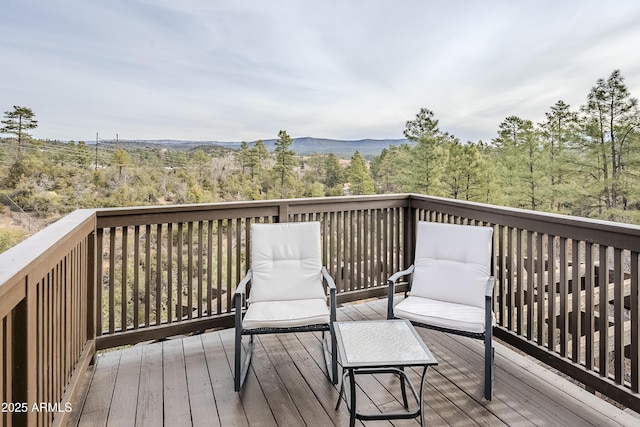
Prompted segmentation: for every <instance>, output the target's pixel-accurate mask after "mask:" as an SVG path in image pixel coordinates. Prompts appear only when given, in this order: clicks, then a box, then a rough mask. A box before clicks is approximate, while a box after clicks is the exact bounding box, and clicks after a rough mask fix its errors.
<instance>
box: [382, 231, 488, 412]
mask: <svg viewBox="0 0 640 427" xmlns="http://www.w3.org/2000/svg"><path fill="white" fill-rule="evenodd" d="M492 236H493V228H491V227H481V226H471V225H456V224H441V223H434V222H423V221H420V222H418V228H417V232H416V252H415V259H414V263H413V265H411V266H410V267H409V268H408V269H406V270H404V271H400V272H397V273H396V274H394V275H393V276H391V277H390V278H389V301H388V309H387V318H389V319H393V318H399V319H407V320H409V321H411V323H412V324H414V325H416V326H422V327H426V328H430V329H436V330H440V331H444V332H449V333H454V334H458V335H464V336H468V337H472V338H477V339H483V340H484V345H485V356H484V358H485V360H484V397H485V399H487V400H491V398H492V396H493V370H494V350H493V344H492V338H493V325H494V323H495V317H494V314H493V309H492V301H493V288H494V284H495V279H494V277H493V276H492V268H491V266H492V262H491V259H492V247H493V244H492ZM405 276H408V283H409V287H410V288H409V289H410V291H409V293H408V295H407V296H406V298H404V299H403V300H402V301H400V302H399V303H397V304H395V303H394V300H393V298H394V295H395V284H396V282H397V281H398V280H399V279H400V278H402V277H405Z"/></svg>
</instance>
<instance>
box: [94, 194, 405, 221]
mask: <svg viewBox="0 0 640 427" xmlns="http://www.w3.org/2000/svg"><path fill="white" fill-rule="evenodd" d="M409 203H410V200H409V196H408V195H407V194H391V195H386V194H385V195H373V196H350V197H344V196H337V197H316V198H302V199H274V200H257V201H249V202H219V203H201V204H187V205H166V206H141V207H130V208H105V209H98V210H96V216H97V227H98V228H105V227H118V226H125V225H129V226H131V225H145V224H156V223H160V222H186V221H196V220H207V219H234V218H246V217H250V216H254V217H260V216H279V215H280V214H281V213H282V212H286V213H288V214H300V213H320V212H333V211H341V210H352V209H376V208H391V207H400V206H408V205H409ZM285 206H286V208H287V209H286V210H285V209H283V207H285Z"/></svg>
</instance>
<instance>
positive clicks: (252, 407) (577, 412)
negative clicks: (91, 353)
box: [72, 300, 640, 427]
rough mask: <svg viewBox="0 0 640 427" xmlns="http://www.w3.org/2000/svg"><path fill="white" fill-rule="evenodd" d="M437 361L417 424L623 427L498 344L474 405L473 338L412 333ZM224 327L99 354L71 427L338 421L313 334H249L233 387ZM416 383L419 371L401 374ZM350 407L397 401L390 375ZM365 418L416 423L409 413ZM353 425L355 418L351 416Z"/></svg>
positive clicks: (343, 415)
mask: <svg viewBox="0 0 640 427" xmlns="http://www.w3.org/2000/svg"><path fill="white" fill-rule="evenodd" d="M385 313H386V300H375V301H370V302H367V303H361V304H353V305H345V306H343V307H341V308H340V309H339V313H338V320H350V319H351V320H366V319H380V318H384V316H385ZM419 333H420V334H421V336H422V337H423V338H424V340H425V342H426V343H427V345H428V346H429V348H430V349H431V351H432V352H433V354H434V355H435V356H436V358H438V361H439V365H438V366H437V367H436V368H435V369H429V371H428V372H427V377H426V384H425V410H426V421H427V425H438V426H440V425H462V426H469V425H472V426H473V425H484V426H498V425H508V426H513V425H545V426H547V425H558V426H574V425H580V426H589V425H594V426H618V425H619V426H629V425H638V424H640V419H639V418H638V415H637V414H635V413H633V414H632V413H628V412H625V411H622V410H620V409H618V408H616V407H614V406H612V405H610V404H608V403H606V402H604V401H603V400H601V399H599V398H597V397H595V396H594V395H592V394H590V393H588V392H586V391H584V390H583V389H581V388H579V387H577V386H576V385H574V384H572V383H570V382H568V381H566V380H564V379H562V378H561V377H559V376H557V375H555V374H554V373H552V372H550V371H548V370H546V369H544V368H543V367H541V366H539V365H537V364H536V363H535V362H533V361H531V360H530V359H528V358H525V357H523V356H521V355H519V354H517V353H515V352H513V351H511V350H510V349H508V348H506V347H504V346H502V345H500V344H498V343H496V377H495V391H494V398H493V400H492V401H491V402H487V401H485V400H483V398H482V394H483V390H482V375H483V371H482V366H483V365H482V363H483V359H482V358H483V347H482V343H481V342H480V341H476V340H472V339H469V338H463V337H457V336H450V335H447V334H443V333H439V332H435V331H429V330H423V329H419ZM233 339H234V331H233V330H232V329H228V330H223V331H218V332H208V333H205V334H202V335H195V336H190V337H185V338H181V339H180V338H176V339H171V340H167V341H164V342H160V343H153V344H147V345H138V346H134V347H131V348H128V349H125V350H117V351H111V352H107V353H103V354H100V355H99V356H98V358H97V363H96V364H95V366H94V369H93V370H92V371H90V375H89V376H87V378H86V380H85V384H86V387H85V390H86V393H85V394H84V399H83V401H82V402H78V403H77V404H76V405H75V407H74V413H73V416H72V425H76V424H77V425H79V426H105V425H108V426H118V427H121V426H161V425H166V426H187V425H194V426H200V425H202V426H204V425H206V426H215V425H220V426H231V425H233V426H236V425H237V426H304V425H307V426H330V425H337V426H342V425H348V424H349V415H348V412H347V408H346V405H345V404H344V403H343V404H342V405H341V406H340V409H339V410H337V411H336V410H335V409H334V408H335V405H336V401H337V399H338V390H339V385H338V386H333V385H332V384H331V383H330V382H329V381H328V380H327V378H326V376H325V374H324V369H323V363H324V359H323V356H322V350H321V344H320V339H319V335H316V334H313V333H306V334H281V335H268V336H260V337H257V339H256V349H255V352H254V357H253V362H252V369H251V370H250V372H249V375H248V377H247V381H246V383H245V385H244V388H243V390H242V392H241V393H235V392H234V391H233V372H232V365H233ZM409 374H410V376H411V377H412V380H413V381H414V384H415V383H416V382H417V381H418V380H417V378H418V377H417V373H416V372H413V371H410V372H409ZM358 386H359V387H360V388H359V390H358V408H359V409H363V410H365V409H366V410H368V411H379V410H380V409H382V410H385V411H386V410H389V409H391V410H394V409H398V408H400V406H401V405H400V403H399V401H398V399H401V398H400V392H399V386H398V381H397V379H396V378H393V377H391V376H389V375H386V376H385V375H379V376H376V377H369V376H360V377H358ZM367 424H370V425H418V423H417V421H415V420H403V421H393V422H392V423H389V422H382V421H377V422H371V423H367ZM359 425H362V424H361V423H359Z"/></svg>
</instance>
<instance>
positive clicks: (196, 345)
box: [182, 335, 220, 427]
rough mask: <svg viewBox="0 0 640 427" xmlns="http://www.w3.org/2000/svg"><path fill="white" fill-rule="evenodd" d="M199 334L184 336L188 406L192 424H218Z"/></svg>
mask: <svg viewBox="0 0 640 427" xmlns="http://www.w3.org/2000/svg"><path fill="white" fill-rule="evenodd" d="M200 337H201V336H200V335H195V336H192V337H188V338H184V339H183V340H182V343H183V349H184V361H185V365H186V373H187V386H188V388H189V406H190V408H191V420H192V424H193V425H194V426H196V427H197V426H203V427H204V426H219V425H220V420H219V419H218V411H217V410H216V407H215V405H211V402H215V399H214V397H213V387H212V386H211V379H210V376H209V370H208V366H207V360H206V357H205V352H204V348H203V345H202V340H201V339H200Z"/></svg>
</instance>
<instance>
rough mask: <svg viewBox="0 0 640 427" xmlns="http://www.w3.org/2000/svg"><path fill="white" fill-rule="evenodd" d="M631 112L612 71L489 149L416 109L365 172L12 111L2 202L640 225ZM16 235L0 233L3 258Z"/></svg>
mask: <svg viewBox="0 0 640 427" xmlns="http://www.w3.org/2000/svg"><path fill="white" fill-rule="evenodd" d="M637 107H638V105H637V100H636V99H635V98H633V97H632V96H631V94H630V93H629V92H628V89H627V87H626V85H625V84H624V78H623V77H622V75H621V73H620V72H619V71H617V70H616V71H614V72H613V73H612V74H611V75H610V76H609V77H608V78H606V79H604V78H603V79H600V80H598V81H597V82H596V84H595V86H594V87H593V88H591V90H590V91H589V92H588V94H587V96H586V102H585V104H584V105H581V106H577V107H574V106H570V105H567V104H566V103H565V102H563V101H562V100H559V101H558V102H556V103H555V104H554V105H552V106H550V107H549V111H548V112H546V119H545V120H544V121H543V122H541V123H533V122H532V121H531V120H528V119H527V118H521V117H516V116H510V117H506V118H505V119H504V121H503V122H502V123H500V124H499V126H498V128H497V131H496V137H495V138H494V139H493V140H491V141H477V142H472V141H464V142H463V141H460V140H458V138H456V137H455V135H452V134H449V133H448V132H446V131H443V130H441V129H439V127H438V120H437V119H436V117H435V115H434V113H433V112H432V111H430V110H428V109H426V108H423V109H421V110H420V111H419V112H418V114H417V115H416V117H415V118H414V119H413V120H409V121H407V123H406V127H405V129H404V134H405V137H406V138H407V139H408V140H409V141H410V143H408V144H402V145H399V146H392V147H390V148H388V149H384V150H383V151H382V152H381V153H380V155H378V156H376V157H375V158H373V160H372V161H371V162H370V164H367V162H366V161H365V158H364V157H363V156H362V155H361V154H360V153H359V152H356V153H355V154H353V156H351V158H350V159H346V160H348V161H343V160H342V159H340V158H339V157H338V156H337V155H335V154H328V155H327V154H314V155H311V156H298V155H297V154H296V153H295V152H294V151H293V150H292V149H291V142H292V141H291V138H290V137H289V135H288V134H287V132H286V131H284V130H283V131H280V133H279V134H278V138H277V140H276V142H275V144H274V146H273V149H272V150H271V151H269V150H268V149H267V147H266V145H265V144H264V143H263V142H261V141H258V142H257V143H255V144H248V143H242V145H241V146H240V148H239V149H238V150H229V149H221V148H220V147H217V148H215V149H212V148H207V147H206V146H203V147H197V148H193V149H190V150H186V151H185V150H171V149H168V148H150V147H139V148H132V146H131V145H127V146H126V148H123V147H119V146H117V145H114V144H104V145H103V144H97V145H88V144H86V143H84V142H82V141H79V142H73V141H72V142H64V143H63V142H58V141H47V140H44V141H43V140H35V139H32V138H31V137H29V135H28V133H27V131H28V130H29V129H32V128H34V127H35V126H36V125H37V122H36V121H35V120H34V115H33V113H32V112H31V111H30V110H29V109H27V108H24V107H14V110H13V111H7V112H5V120H3V121H2V123H3V125H4V127H3V128H2V129H0V131H1V132H2V133H3V134H5V136H8V138H5V139H2V140H0V165H2V168H1V169H0V194H3V195H5V196H6V198H7V199H9V198H10V200H12V203H14V204H15V205H17V206H20V207H21V208H22V209H23V210H24V211H25V212H27V213H30V214H31V215H33V216H35V217H37V218H39V219H40V220H41V221H39V222H41V223H42V224H46V223H48V222H51V221H53V220H55V219H57V218H59V217H60V216H62V215H64V214H66V213H68V212H70V211H73V210H74V209H78V208H94V207H111V206H135V205H156V204H182V203H205V202H217V201H230V200H257V199H272V198H291V197H319V196H325V195H343V194H373V193H395V192H416V193H424V194H431V195H437V196H444V197H451V198H457V199H464V200H470V201H479V202H484V203H492V204H499V205H506V206H514V207H521V208H526V209H534V210H541V211H549V212H559V213H566V214H572V215H579V216H585V217H594V218H603V219H610V220H616V221H623V222H632V223H640V183H639V180H638V175H639V174H640V114H639V112H638V108H637ZM21 108H22V110H20V109H21ZM29 113H31V116H30V120H22V119H25V118H26V117H28V116H29ZM20 114H22V115H20ZM25 114H26V116H25ZM18 116H19V117H20V119H21V121H17V119H16V117H18ZM18 124H20V125H18ZM27 125H28V126H31V127H28V126H27ZM0 208H2V209H3V210H4V213H5V214H7V213H8V210H9V207H3V206H2V205H0ZM24 235H25V233H20V232H17V231H16V230H15V228H12V227H7V226H0V251H2V250H5V249H6V248H7V247H9V246H11V245H12V244H15V242H16V241H17V240H20V239H21V238H23V237H24Z"/></svg>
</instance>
